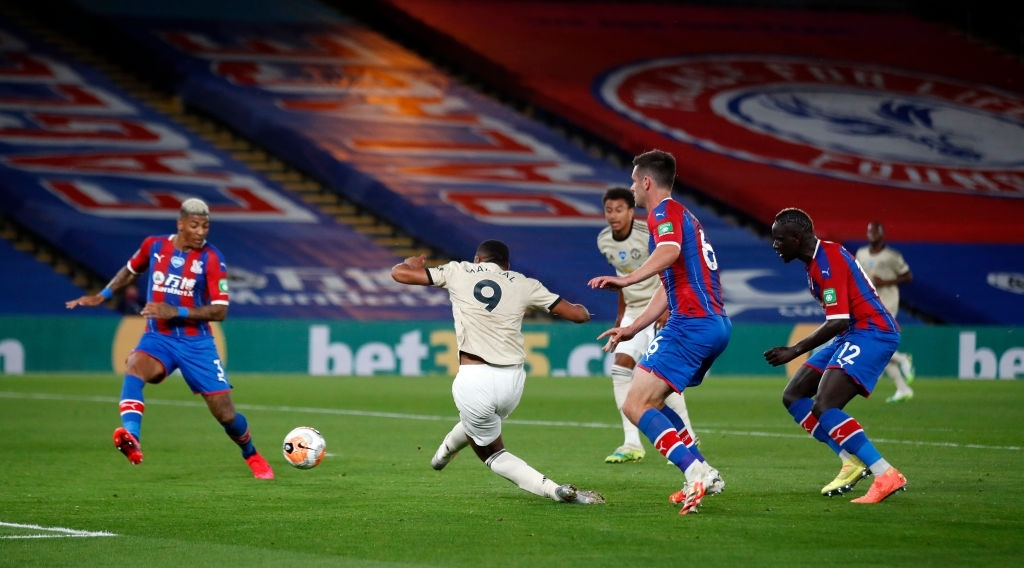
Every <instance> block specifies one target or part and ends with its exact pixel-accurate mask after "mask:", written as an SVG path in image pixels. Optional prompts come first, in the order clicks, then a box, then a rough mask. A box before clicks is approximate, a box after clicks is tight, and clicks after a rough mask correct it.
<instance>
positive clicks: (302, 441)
mask: <svg viewBox="0 0 1024 568" xmlns="http://www.w3.org/2000/svg"><path fill="white" fill-rule="evenodd" d="M281 451H282V453H284V459H286V460H288V463H289V464H291V465H293V466H295V467H297V468H299V469H310V468H314V467H316V466H317V465H318V464H319V463H320V461H321V460H323V459H324V453H326V452H327V441H326V440H324V437H323V436H322V435H321V434H320V431H319V430H317V429H316V428H310V427H309V426H299V427H298V428H296V429H294V430H292V431H291V432H288V435H287V436H285V437H284V444H283V445H282V446H281Z"/></svg>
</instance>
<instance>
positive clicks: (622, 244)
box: [597, 187, 698, 463]
mask: <svg viewBox="0 0 1024 568" xmlns="http://www.w3.org/2000/svg"><path fill="white" fill-rule="evenodd" d="M602 202H603V203H604V218H605V220H606V221H607V222H608V226H607V227H605V228H604V229H602V230H601V232H600V233H598V235H597V249H598V250H599V251H601V254H602V255H604V258H605V260H607V261H608V264H610V265H611V266H612V268H614V269H615V274H616V275H618V276H626V275H627V274H629V273H630V272H633V271H634V270H636V269H637V268H639V267H640V266H641V265H642V264H643V263H644V261H646V260H647V257H649V256H650V250H649V247H650V246H651V232H650V231H649V230H648V229H647V223H646V222H645V221H641V220H640V219H636V218H635V213H636V200H635V198H634V197H633V192H632V191H630V190H629V189H627V188H625V187H613V188H610V189H608V191H605V193H604V197H603V198H602ZM660 287H661V282H660V281H659V279H657V278H648V279H647V280H644V281H642V282H638V283H636V284H634V285H632V286H628V287H626V288H623V289H621V290H619V293H618V294H617V296H618V300H619V301H618V305H619V308H618V313H617V314H616V318H615V327H621V326H623V325H629V324H630V323H632V322H633V320H635V319H636V316H638V315H640V312H642V311H643V310H644V308H646V307H647V303H648V302H649V301H650V300H651V296H653V295H654V292H655V291H656V290H657V289H658V288H660ZM667 319H668V313H667V312H666V313H665V314H664V315H663V316H662V317H661V318H659V319H658V321H656V322H655V323H653V324H651V325H649V326H647V327H646V328H644V329H643V330H642V331H641V332H640V333H638V334H636V335H635V336H633V338H632V339H630V340H628V341H622V342H620V343H618V344H617V345H616V346H615V348H614V349H609V351H611V352H613V353H614V356H615V357H614V359H613V364H612V369H611V376H612V394H613V395H614V397H615V407H616V408H617V409H618V410H619V415H620V417H621V419H622V432H623V441H622V445H621V446H619V447H618V448H616V449H615V451H614V452H612V453H611V455H609V456H608V457H606V458H605V459H604V461H605V463H625V462H631V461H639V460H642V459H643V458H644V453H645V452H644V447H643V445H642V444H641V443H640V431H639V430H638V429H637V427H636V425H635V424H633V423H632V422H630V420H629V418H626V415H625V414H623V413H622V405H623V403H625V402H626V393H628V392H629V385H631V384H632V383H633V369H634V368H635V367H636V362H637V361H639V360H640V356H641V355H643V353H644V352H645V351H647V346H648V345H650V344H651V340H652V339H654V334H655V328H660V327H663V326H664V325H665V320H667ZM665 406H667V407H669V410H670V411H673V412H675V413H676V414H678V415H679V418H680V420H682V422H683V423H684V424H686V426H687V429H688V430H689V435H690V436H691V437H692V438H693V442H694V443H698V442H697V439H698V438H697V434H696V433H695V432H694V431H693V424H692V423H691V422H690V414H689V412H688V411H687V408H686V399H685V398H683V395H682V394H681V393H679V394H677V393H671V394H669V395H668V398H666V399H665Z"/></svg>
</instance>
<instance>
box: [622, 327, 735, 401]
mask: <svg viewBox="0 0 1024 568" xmlns="http://www.w3.org/2000/svg"><path fill="white" fill-rule="evenodd" d="M731 335H732V322H731V321H730V320H729V318H727V317H723V316H709V317H704V318H683V317H670V318H668V323H666V324H665V327H663V328H662V329H661V330H660V331H658V334H657V335H655V336H654V340H653V341H651V344H650V346H649V347H648V348H647V352H646V353H644V356H643V358H642V359H640V362H639V363H638V364H637V366H638V367H640V368H641V369H644V370H645V371H649V372H651V373H654V374H655V375H657V376H658V377H659V378H661V380H663V381H665V382H666V383H668V384H669V385H670V386H671V387H672V388H673V390H675V391H676V392H682V391H683V389H685V388H686V387H695V386H697V385H699V384H700V383H701V381H703V380H704V375H706V374H707V372H708V369H710V368H711V364H712V363H714V362H715V359H717V358H718V356H719V355H721V354H722V352H723V351H725V347H726V346H727V345H729V337H730V336H731Z"/></svg>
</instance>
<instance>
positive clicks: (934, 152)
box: [388, 0, 1024, 323]
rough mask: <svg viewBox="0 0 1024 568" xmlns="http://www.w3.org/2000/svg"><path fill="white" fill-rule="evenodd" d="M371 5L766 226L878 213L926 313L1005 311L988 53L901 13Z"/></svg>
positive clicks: (994, 80) (1012, 218) (1000, 156)
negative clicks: (660, 153) (799, 214)
mask: <svg viewBox="0 0 1024 568" xmlns="http://www.w3.org/2000/svg"><path fill="white" fill-rule="evenodd" d="M388 4H390V5H391V6H392V7H394V12H393V14H392V16H393V18H394V20H395V21H405V22H406V29H407V30H408V32H409V33H416V34H419V35H420V37H421V39H422V38H424V37H425V38H428V39H429V41H431V42H432V45H433V46H434V50H435V51H436V52H438V53H439V54H441V56H442V57H446V58H448V59H450V60H452V61H455V62H458V63H460V64H463V65H466V66H468V67H469V68H470V69H472V70H473V71H474V72H475V73H477V74H480V75H481V76H483V77H486V78H487V79H488V80H489V81H491V82H492V84H495V85H500V86H501V87H502V88H503V89H504V90H506V91H508V92H511V93H514V94H516V95H517V96H519V97H522V98H524V99H526V100H529V101H531V102H532V103H534V104H536V105H538V106H540V107H543V108H545V109H547V110H549V111H551V112H554V113H555V114H558V115H561V116H563V117H565V118H566V119H568V120H569V121H570V122H574V123H576V124H577V125H579V126H580V127H582V128H584V129H586V130H589V131H590V132H592V133H594V134H596V135H598V136H601V137H603V138H605V139H606V140H608V141H610V142H612V143H614V144H617V145H619V146H621V147H622V148H624V149H626V150H629V151H633V152H641V151H645V150H648V149H650V148H655V147H657V148H662V149H665V150H669V151H671V152H673V153H674V154H675V155H676V157H677V158H678V160H679V177H680V179H681V180H682V181H683V182H684V183H685V184H687V185H689V186H691V187H694V188H697V189H699V190H700V191H702V192H704V193H706V194H708V195H710V196H712V197H714V198H716V199H718V200H720V201H722V202H725V203H727V204H729V205H731V206H733V207H735V208H737V209H739V210H741V211H744V212H746V213H748V214H750V215H752V216H753V217H755V218H757V219H760V220H762V221H763V222H764V223H766V224H770V222H771V220H772V219H773V217H774V215H775V213H776V212H777V211H778V210H780V209H781V208H783V207H789V206H797V207H801V208H804V209H806V210H807V211H808V212H809V213H810V214H811V216H812V217H813V218H814V220H815V225H816V229H817V232H818V234H819V235H821V236H822V237H824V238H827V239H830V240H836V241H842V242H851V241H859V240H863V238H864V234H865V229H866V226H867V223H868V222H869V221H871V220H881V221H883V222H884V223H885V225H886V228H887V233H888V240H889V241H890V242H892V243H895V244H896V245H897V246H898V247H900V248H902V249H906V250H907V251H908V252H907V254H906V256H907V260H908V262H910V264H911V266H912V269H914V271H915V274H916V275H917V279H916V281H915V282H914V284H912V285H910V286H907V287H906V288H905V293H904V298H905V299H906V300H907V301H908V302H910V303H911V304H912V305H915V306H916V307H918V308H919V309H921V310H923V311H925V312H930V313H932V314H933V315H935V316H938V317H940V318H941V319H943V320H945V321H949V322H953V323H1020V322H1022V321H1024V296H1022V295H1021V287H1020V285H1019V282H1020V281H1021V280H1022V279H1024V260H1022V259H1024V231H1022V230H1021V229H1020V220H1021V219H1022V218H1024V69H1022V68H1021V66H1020V65H1019V64H1018V63H1017V62H1015V61H1013V60H1011V59H1010V58H1007V57H1004V56H1002V55H1000V54H999V53H998V52H995V51H993V50H990V49H988V48H985V47H983V46H981V45H978V44H975V43H972V42H971V41H969V40H967V39H966V38H964V37H962V36H959V35H956V34H954V33H952V32H951V31H949V30H946V29H944V28H941V27H939V26H937V25H933V24H929V23H925V22H922V21H919V20H916V19H914V18H912V17H910V16H908V15H902V14H882V13H844V12H827V11H799V10H767V9H727V8H707V7H695V6H673V5H666V4H663V3H651V4H642V3H637V4H627V3H621V2H615V3H602V2H593V3H588V4H587V5H586V7H585V8H583V6H582V5H581V4H579V3H575V2H564V3H559V2H533V1H525V0H524V1H510V2H462V1H459V0H437V1H435V0H430V1H426V0H388ZM908 46H913V48H908ZM905 243H906V244H905ZM911 243H913V244H915V245H918V244H919V246H914V247H909V246H907V245H909V244H911ZM949 244H956V245H957V246H955V247H950V246H947V245H949ZM993 245H995V246H993ZM722 258H724V259H726V260H727V259H728V257H726V256H724V255H723V256H722ZM926 278H927V280H926ZM993 283H996V284H993ZM1008 283H1010V284H1008ZM1012 283H1018V284H1017V285H1013V284H1012Z"/></svg>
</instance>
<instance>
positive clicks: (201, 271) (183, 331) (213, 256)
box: [128, 235, 228, 336]
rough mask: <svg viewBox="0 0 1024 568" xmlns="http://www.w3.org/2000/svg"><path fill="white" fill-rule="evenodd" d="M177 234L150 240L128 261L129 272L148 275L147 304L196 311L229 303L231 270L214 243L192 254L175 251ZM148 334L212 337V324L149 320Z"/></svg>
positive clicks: (154, 237)
mask: <svg viewBox="0 0 1024 568" xmlns="http://www.w3.org/2000/svg"><path fill="white" fill-rule="evenodd" d="M173 241H174V235H161V236H153V237H146V239H145V240H143V241H142V245H141V246H139V250H137V251H135V254H133V255H132V257H131V258H130V259H128V270H129V271H131V273H132V274H139V273H141V272H142V271H143V270H145V271H147V274H146V289H145V293H146V301H147V302H165V303H167V304H170V305H172V306H175V307H184V308H195V307H200V306H208V305H211V304H224V305H227V304H228V270H227V265H226V264H225V263H224V257H223V256H222V255H221V253H220V251H219V250H217V248H216V247H214V246H213V245H211V244H210V243H203V248H200V249H195V250H190V251H188V252H185V251H181V250H178V249H176V248H174V242H173ZM146 331H152V332H156V333H162V334H165V335H186V336H200V335H210V334H211V332H210V323H209V322H207V321H199V320H194V319H189V318H180V317H176V318H171V319H149V320H147V321H146Z"/></svg>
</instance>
